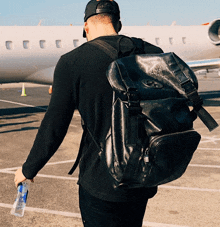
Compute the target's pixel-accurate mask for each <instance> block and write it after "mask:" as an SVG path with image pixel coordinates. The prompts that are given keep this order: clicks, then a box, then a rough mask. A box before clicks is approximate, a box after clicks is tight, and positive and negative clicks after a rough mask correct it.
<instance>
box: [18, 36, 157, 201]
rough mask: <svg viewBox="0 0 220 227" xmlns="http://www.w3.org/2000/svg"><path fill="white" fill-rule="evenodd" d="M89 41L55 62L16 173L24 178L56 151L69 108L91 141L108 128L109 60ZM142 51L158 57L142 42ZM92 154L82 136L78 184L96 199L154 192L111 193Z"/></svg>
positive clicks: (105, 175) (95, 153)
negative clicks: (49, 89) (43, 106)
mask: <svg viewBox="0 0 220 227" xmlns="http://www.w3.org/2000/svg"><path fill="white" fill-rule="evenodd" d="M119 38H120V36H119V35H117V36H103V37H99V38H97V39H101V40H104V41H106V42H108V43H109V44H110V45H112V46H113V47H114V48H117V45H118V44H117V41H118V40H119ZM90 42H93V41H90ZM90 42H87V43H84V44H83V45H81V46H80V47H78V48H76V49H74V50H73V51H71V52H69V53H67V54H65V55H63V56H62V57H61V58H60V60H59V61H58V64H57V66H56V69H55V73H54V82H53V94H52V97H51V100H50V103H49V106H48V110H47V112H46V114H45V116H44V119H43V120H42V123H41V126H40V128H39V131H38V133H37V136H36V139H35V141H34V145H33V147H32V149H31V151H30V154H29V156H28V158H27V160H26V162H25V163H24V164H23V168H22V172H23V174H24V176H25V177H26V178H27V179H32V178H34V177H35V176H36V175H37V173H38V172H39V170H40V169H41V168H43V166H44V165H45V164H46V163H47V162H48V160H49V159H50V158H51V157H52V156H53V154H54V153H55V152H56V151H57V149H58V148H59V146H60V144H61V143H62V141H63V139H64V137H65V135H66V132H67V129H68V126H69V124H70V121H71V119H72V116H73V113H74V110H75V109H78V111H79V113H80V115H81V117H82V119H83V121H84V123H85V125H86V127H87V128H88V129H89V130H90V132H91V133H92V134H93V136H94V138H95V139H96V140H97V141H99V142H101V141H103V140H104V139H105V137H106V134H107V132H108V130H109V127H110V120H111V105H112V94H113V92H112V89H111V86H110V84H109V83H108V80H107V78H106V70H107V68H108V66H109V64H110V63H111V62H112V58H110V57H109V56H108V55H107V54H106V53H105V52H103V51H102V50H101V49H99V48H97V47H96V46H93V45H90V44H89V43H90ZM130 48H131V47H130ZM128 49H129V46H128V44H127V45H125V44H124V45H122V46H121V50H122V52H123V51H126V50H128ZM145 52H146V53H162V50H161V49H160V48H158V47H156V46H153V45H151V44H149V43H147V42H145ZM98 153H99V151H98V148H97V146H96V145H95V143H94V142H93V140H92V139H91V138H89V137H88V138H86V140H85V143H84V147H83V156H82V158H81V162H80V174H79V181H78V183H79V184H80V185H81V186H82V187H84V189H86V190H87V191H88V192H89V193H90V194H92V195H93V196H96V197H98V198H100V199H104V200H108V201H116V202H120V201H129V200H132V199H135V196H137V195H138V196H141V195H142V194H143V193H144V194H145V195H147V196H148V197H152V196H153V195H154V194H155V193H156V191H157V188H150V189H134V190H127V191H117V190H114V189H113V188H112V186H111V184H110V179H109V177H110V176H109V175H108V173H107V170H106V169H105V168H106V167H105V166H104V164H103V163H102V162H101V160H100V157H99V155H98Z"/></svg>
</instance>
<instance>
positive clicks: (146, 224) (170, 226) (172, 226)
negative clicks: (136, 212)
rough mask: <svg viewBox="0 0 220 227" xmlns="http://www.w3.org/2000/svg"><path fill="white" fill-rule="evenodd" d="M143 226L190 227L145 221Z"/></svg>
mask: <svg viewBox="0 0 220 227" xmlns="http://www.w3.org/2000/svg"><path fill="white" fill-rule="evenodd" d="M143 226H145V227H148V226H149V227H189V226H185V225H184V226H183V225H171V224H164V223H155V222H148V221H143Z"/></svg>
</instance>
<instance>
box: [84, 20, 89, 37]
mask: <svg viewBox="0 0 220 227" xmlns="http://www.w3.org/2000/svg"><path fill="white" fill-rule="evenodd" d="M84 30H85V32H86V34H88V32H89V27H88V23H87V22H85V23H84Z"/></svg>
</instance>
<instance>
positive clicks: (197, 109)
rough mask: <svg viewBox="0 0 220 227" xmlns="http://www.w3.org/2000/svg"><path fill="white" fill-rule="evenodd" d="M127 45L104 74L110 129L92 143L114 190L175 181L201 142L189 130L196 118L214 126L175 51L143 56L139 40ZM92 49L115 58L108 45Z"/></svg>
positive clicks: (192, 77)
mask: <svg viewBox="0 0 220 227" xmlns="http://www.w3.org/2000/svg"><path fill="white" fill-rule="evenodd" d="M132 41H133V42H134V44H135V45H134V46H135V48H134V49H133V50H131V51H130V53H126V55H129V56H126V57H123V56H122V58H119V59H117V60H115V61H113V62H112V63H111V65H110V66H109V68H108V70H107V73H106V74H107V78H108V81H109V83H110V85H111V87H112V89H113V101H112V119H111V127H110V129H109V132H108V134H107V135H106V140H105V141H104V142H103V143H101V146H100V145H98V143H97V142H96V141H95V142H96V144H97V146H99V149H100V150H101V152H100V154H101V159H102V160H103V161H104V162H105V164H106V166H107V168H108V170H109V173H110V175H111V176H112V185H113V187H115V188H120V187H126V188H135V187H153V186H157V185H160V184H164V183H168V182H170V181H173V180H175V179H177V178H179V177H180V176H182V175H183V173H184V172H185V170H186V168H187V166H188V164H189V162H190V160H191V159H192V156H193V153H194V152H195V150H196V149H197V146H198V144H199V142H200V139H201V136H200V134H199V133H198V132H196V131H195V130H194V129H193V121H194V120H195V119H196V117H197V115H198V116H199V117H200V118H201V119H202V121H203V122H204V123H205V124H206V126H207V127H208V128H209V130H210V131H211V130H213V129H214V128H216V127H217V126H218V124H217V123H216V122H215V120H214V119H213V118H212V117H211V116H210V115H209V114H208V113H207V111H206V110H205V109H204V108H203V107H202V99H201V98H200V97H199V95H198V92H197V88H198V82H197V79H196V76H195V74H194V73H193V71H192V70H191V69H190V68H189V67H188V65H187V64H186V63H185V62H184V61H182V60H181V59H180V58H179V57H178V56H177V55H175V54H174V53H165V54H150V55H149V54H143V53H144V52H143V42H142V41H141V40H140V39H135V38H132ZM93 45H96V46H97V47H99V48H101V49H102V50H103V51H105V52H106V53H107V54H108V55H109V56H111V57H112V58H113V59H115V58H116V56H119V57H120V52H119V51H118V50H115V49H114V48H112V46H110V45H109V44H108V43H105V42H103V41H100V40H97V41H95V42H93ZM139 53H141V54H139ZM189 105H192V106H193V110H190V108H189ZM90 134H91V133H90ZM91 137H92V138H93V136H92V135H91ZM93 139H94V138H93Z"/></svg>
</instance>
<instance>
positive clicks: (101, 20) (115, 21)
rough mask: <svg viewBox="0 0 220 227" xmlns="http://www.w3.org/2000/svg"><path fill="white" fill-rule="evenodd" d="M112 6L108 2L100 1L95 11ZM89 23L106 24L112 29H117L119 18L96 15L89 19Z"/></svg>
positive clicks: (101, 14)
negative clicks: (110, 25) (109, 24)
mask: <svg viewBox="0 0 220 227" xmlns="http://www.w3.org/2000/svg"><path fill="white" fill-rule="evenodd" d="M111 6H112V5H111V3H110V2H108V1H103V2H102V1H100V3H99V4H98V6H97V9H105V8H108V7H109V8H110V7H111ZM89 19H90V21H92V22H93V23H103V24H108V23H111V24H112V25H113V27H114V29H115V30H116V29H117V24H118V22H119V17H118V16H117V15H116V14H110V13H100V14H97V15H94V16H92V17H91V18H89Z"/></svg>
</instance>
